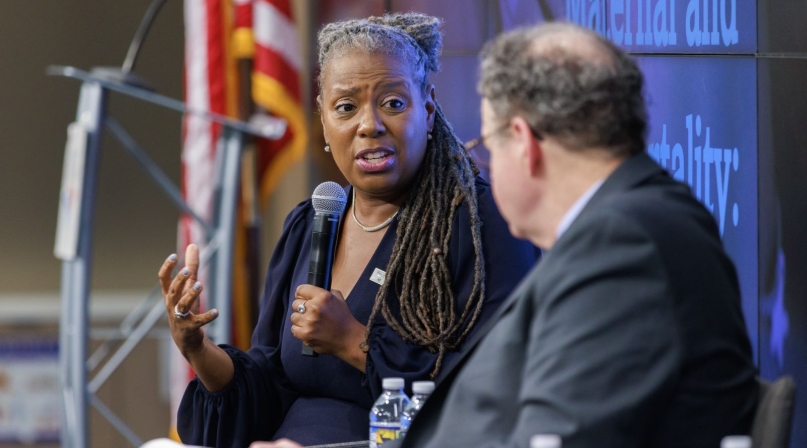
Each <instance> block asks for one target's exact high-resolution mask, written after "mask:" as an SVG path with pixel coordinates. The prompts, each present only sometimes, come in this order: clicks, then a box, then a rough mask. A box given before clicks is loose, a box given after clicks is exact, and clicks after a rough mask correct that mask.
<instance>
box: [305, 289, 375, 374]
mask: <svg viewBox="0 0 807 448" xmlns="http://www.w3.org/2000/svg"><path fill="white" fill-rule="evenodd" d="M291 306H292V311H293V312H292V314H291V323H292V327H291V334H292V335H294V337H295V338H297V339H300V340H301V341H303V342H304V343H305V344H306V345H308V346H309V347H311V348H312V349H314V351H315V352H317V353H319V354H323V355H334V356H337V357H339V358H341V359H342V360H344V361H345V362H347V363H349V364H351V365H353V366H354V367H356V368H357V369H359V370H361V371H364V368H365V362H366V356H365V354H364V352H363V351H362V350H361V343H362V342H364V333H365V332H366V331H367V327H365V326H364V325H363V324H362V323H360V322H359V321H357V320H356V318H355V317H353V314H352V313H351V312H350V309H349V308H348V306H347V302H345V299H344V298H343V297H342V293H341V292H339V291H337V290H333V291H327V290H325V289H322V288H318V287H316V286H313V285H300V286H298V287H297V290H296V291H295V292H294V301H293V302H292V303H291Z"/></svg>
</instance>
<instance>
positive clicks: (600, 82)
mask: <svg viewBox="0 0 807 448" xmlns="http://www.w3.org/2000/svg"><path fill="white" fill-rule="evenodd" d="M481 58H482V66H481V78H480V81H479V86H478V88H479V93H480V94H481V95H482V97H484V98H485V99H487V100H488V102H489V103H490V105H491V107H492V109H493V111H494V112H495V113H496V115H497V116H498V118H499V119H500V120H502V122H504V121H509V120H510V119H511V118H513V117H514V116H521V117H523V118H524V119H525V120H526V121H527V122H528V123H529V125H530V127H531V128H532V130H533V132H535V133H537V134H538V135H547V136H552V137H553V138H556V139H558V140H559V141H561V143H562V144H564V145H565V146H566V147H568V148H569V149H570V150H584V149H586V148H594V147H600V148H604V149H607V150H608V151H609V152H610V153H612V154H613V155H614V156H618V157H622V156H629V155H633V154H636V153H639V152H641V151H642V150H643V149H644V146H645V134H646V132H647V111H646V106H645V100H644V94H643V83H644V81H643V78H642V74H641V71H640V70H639V68H638V66H637V65H636V63H635V62H634V61H633V60H632V59H631V58H630V57H629V56H628V55H627V54H625V53H624V52H623V51H622V50H620V49H619V48H617V47H616V46H615V45H613V44H612V43H611V42H609V41H607V40H606V39H604V38H602V37H601V36H599V35H597V34H596V33H594V32H592V31H589V30H586V29H584V28H580V27H578V26H576V25H572V24H567V23H553V24H547V25H540V26H537V27H532V28H524V29H519V30H515V31H513V32H510V33H507V34H503V35H501V36H499V37H498V38H496V39H495V40H494V41H492V42H490V43H488V44H487V45H486V46H485V48H484V49H483V50H482V55H481Z"/></svg>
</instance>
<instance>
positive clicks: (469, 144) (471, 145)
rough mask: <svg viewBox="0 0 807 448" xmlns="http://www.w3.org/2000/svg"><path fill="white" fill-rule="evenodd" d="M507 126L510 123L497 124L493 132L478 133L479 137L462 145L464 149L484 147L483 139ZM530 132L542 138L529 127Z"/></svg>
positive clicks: (537, 137)
mask: <svg viewBox="0 0 807 448" xmlns="http://www.w3.org/2000/svg"><path fill="white" fill-rule="evenodd" d="M509 127H510V123H505V124H503V125H501V126H499V127H498V128H497V129H495V130H494V131H493V132H491V133H489V134H487V135H485V134H483V135H480V136H479V137H477V138H475V139H473V140H468V141H467V142H465V143H464V144H463V145H462V146H464V147H465V150H466V151H471V150H472V149H474V148H476V147H479V146H481V147H483V148H484V143H485V140H487V139H489V138H491V137H493V136H494V135H496V134H498V133H500V132H502V131H504V130H506V129H507V128H509ZM530 132H531V133H532V135H533V136H534V137H535V138H536V139H538V140H543V138H542V137H541V134H539V133H538V132H535V130H534V129H532V128H530Z"/></svg>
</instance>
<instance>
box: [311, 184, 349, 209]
mask: <svg viewBox="0 0 807 448" xmlns="http://www.w3.org/2000/svg"><path fill="white" fill-rule="evenodd" d="M311 203H312V205H313V206H314V211H316V212H318V213H334V214H339V215H341V214H342V212H343V211H344V210H345V204H346V203H347V194H346V193H345V189H344V188H342V186H341V185H339V184H337V183H336V182H323V183H321V184H319V185H317V188H315V189H314V194H312V195H311Z"/></svg>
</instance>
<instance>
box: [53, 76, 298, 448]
mask: <svg viewBox="0 0 807 448" xmlns="http://www.w3.org/2000/svg"><path fill="white" fill-rule="evenodd" d="M112 73H113V71H110V70H109V69H97V70H94V71H93V72H92V73H88V72H84V71H81V70H78V69H76V68H73V67H49V68H48V74H50V75H55V76H64V77H68V78H73V79H77V80H80V81H82V83H83V84H82V86H81V94H80V96H79V104H78V110H77V112H76V122H77V123H78V125H80V126H81V127H82V128H83V130H84V132H85V133H86V143H85V144H86V148H84V149H85V150H86V151H85V156H84V158H83V160H82V161H81V162H82V163H83V179H82V180H81V182H80V183H81V188H80V190H81V195H80V196H81V201H80V205H79V206H78V208H79V210H78V225H77V227H76V229H75V232H76V234H75V235H74V238H73V240H74V241H75V242H74V244H73V245H71V244H68V245H67V246H68V247H69V250H68V251H67V252H63V253H62V255H60V258H62V260H63V264H62V287H61V296H62V305H61V306H62V310H61V311H62V312H61V318H60V319H61V320H60V324H59V350H60V355H59V356H60V361H59V362H60V369H61V379H62V390H63V391H64V419H63V424H64V427H63V433H62V447H64V448H87V447H89V446H90V443H89V442H90V441H89V419H88V412H87V405H88V404H91V405H92V406H93V407H95V408H96V410H98V412H100V413H101V415H103V416H104V417H105V418H106V419H107V420H108V421H109V422H110V423H111V424H112V425H113V426H114V427H115V428H116V429H117V430H118V431H119V432H120V433H121V434H123V436H124V437H126V439H127V440H128V441H129V442H130V443H131V444H132V445H133V446H135V447H139V446H140V445H141V444H142V440H140V439H139V438H138V437H137V435H136V434H135V433H134V432H133V431H132V430H131V429H129V428H128V427H127V426H126V424H125V423H124V422H123V421H122V420H121V419H120V418H119V417H118V416H117V415H115V414H114V413H113V412H112V411H111V410H110V409H109V408H108V407H107V406H106V405H104V403H102V402H101V400H100V399H98V397H97V396H96V392H98V390H99V389H100V388H101V386H102V385H103V384H104V382H106V380H107V379H109V377H110V376H111V375H112V373H113V372H114V371H115V370H116V369H117V368H118V367H119V366H120V365H121V363H122V362H123V360H124V359H125V358H126V356H128V355H129V354H130V353H131V351H132V350H133V349H134V348H135V347H136V346H137V344H138V343H139V342H140V341H141V340H143V338H144V337H145V336H146V335H147V334H148V332H149V330H150V329H151V328H152V327H153V326H154V325H155V324H156V323H157V322H158V321H159V320H160V319H161V318H163V316H165V306H164V304H163V299H162V295H161V293H160V290H159V288H155V290H154V291H153V292H152V294H151V295H150V296H149V297H148V298H147V299H146V300H145V301H144V302H143V303H142V304H141V305H140V306H138V307H137V308H136V309H135V310H134V311H133V312H132V313H131V314H130V315H129V316H128V317H127V318H126V319H125V320H124V321H123V323H122V324H121V326H120V332H121V335H122V336H123V337H124V340H123V343H122V344H121V345H120V346H118V347H117V349H116V350H114V352H113V348H114V345H115V343H114V341H110V340H108V341H105V342H104V343H102V344H101V346H100V347H99V348H98V350H96V352H95V353H94V354H93V355H92V356H91V357H89V358H88V356H87V347H88V337H89V323H90V322H89V301H90V274H91V267H92V260H91V256H92V232H93V210H94V201H95V192H96V188H97V182H98V168H99V165H100V160H101V138H102V132H103V130H104V128H106V129H108V130H109V131H110V132H112V135H113V136H115V137H116V138H117V140H118V141H120V143H121V144H122V145H123V147H124V149H125V150H126V151H127V152H128V153H129V154H130V155H131V156H132V157H133V158H134V159H135V161H137V162H138V164H139V165H140V166H141V168H143V169H144V170H145V171H146V173H147V174H148V175H149V176H150V177H151V179H152V180H153V181H154V182H155V183H157V184H158V186H160V187H161V189H162V190H163V191H164V192H165V193H166V194H167V195H168V197H169V199H170V200H171V201H172V202H174V204H175V205H176V206H177V207H178V208H179V209H180V210H181V211H182V212H184V213H187V214H188V215H189V216H191V217H193V219H194V220H196V221H197V222H198V223H200V224H201V225H202V226H203V228H204V229H205V230H206V234H207V238H206V240H207V241H206V242H205V243H204V244H202V245H201V254H200V262H201V264H205V263H209V264H210V273H211V278H210V280H211V281H210V283H211V284H210V289H209V290H210V291H211V292H212V293H211V294H210V300H209V302H210V306H211V307H215V308H218V310H219V312H220V316H219V318H218V319H217V320H216V321H214V322H212V323H211V324H210V328H209V329H208V334H209V335H210V337H211V339H213V340H214V341H215V342H216V343H227V342H229V338H230V294H231V289H232V258H233V239H234V229H235V212H236V208H237V201H238V190H239V188H240V186H239V180H240V177H239V176H240V163H241V152H242V149H243V142H244V134H252V135H256V136H258V137H263V138H270V139H277V138H280V137H281V136H282V135H283V133H284V132H285V127H286V123H285V122H284V121H283V120H279V119H278V120H269V121H268V122H266V123H265V124H262V127H261V128H256V127H254V126H252V125H250V124H248V123H245V122H243V121H239V120H234V119H231V118H229V117H226V116H223V115H219V114H215V113H211V112H209V111H201V110H192V109H189V108H188V107H187V106H186V105H185V104H184V103H183V102H181V101H178V100H176V99H173V98H168V97H165V96H162V95H159V94H157V93H154V92H152V91H150V90H147V89H145V88H142V87H139V86H136V85H132V84H129V83H127V82H128V79H127V76H128V74H127V75H125V76H124V77H123V78H121V77H118V76H113V75H111V74H112ZM141 85H142V84H141ZM110 91H112V92H118V93H122V94H124V95H128V96H131V97H134V98H137V99H140V100H143V101H146V102H150V103H153V104H156V105H158V106H162V107H167V108H169V109H173V110H176V111H178V112H182V113H188V114H194V115H197V116H201V117H203V118H205V119H207V120H210V121H213V122H217V123H220V124H222V125H223V126H224V130H223V132H222V141H221V145H220V148H219V151H218V157H217V161H216V162H217V163H216V168H215V173H216V177H215V179H216V192H215V200H214V210H213V222H212V223H209V222H206V221H205V220H203V219H202V218H201V217H199V216H198V215H197V214H196V213H195V212H194V211H193V210H191V209H190V207H189V206H188V205H187V204H186V203H185V201H184V200H183V199H182V195H181V193H180V190H179V188H177V186H175V185H174V184H173V183H172V182H171V181H170V179H169V178H168V176H166V175H165V173H164V172H163V171H162V170H161V169H160V168H159V167H158V166H157V165H156V164H155V163H154V162H153V161H152V160H151V159H150V158H149V157H148V155H147V154H146V153H145V152H144V151H143V150H142V149H141V148H140V147H139V146H138V145H137V143H136V141H135V140H134V138H132V137H131V136H130V135H129V134H128V132H126V130H125V129H124V128H123V126H122V125H121V124H120V123H119V122H118V121H117V120H115V119H114V118H112V117H110V116H108V114H107V109H106V104H107V101H108V96H109V92H110ZM67 162H68V160H67V158H66V159H65V163H66V164H67ZM65 172H67V167H66V169H65ZM61 220H62V216H61V210H60V221H61ZM60 225H61V222H60ZM65 253H66V254H67V255H65ZM110 353H112V354H111V356H107V355H108V354H110ZM104 360H106V362H105V363H103V361H104ZM102 363H103V365H102ZM99 366H100V369H99V370H98V373H97V374H96V375H95V377H93V378H92V379H91V380H90V381H88V372H89V371H91V370H94V369H95V368H96V367H99Z"/></svg>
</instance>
